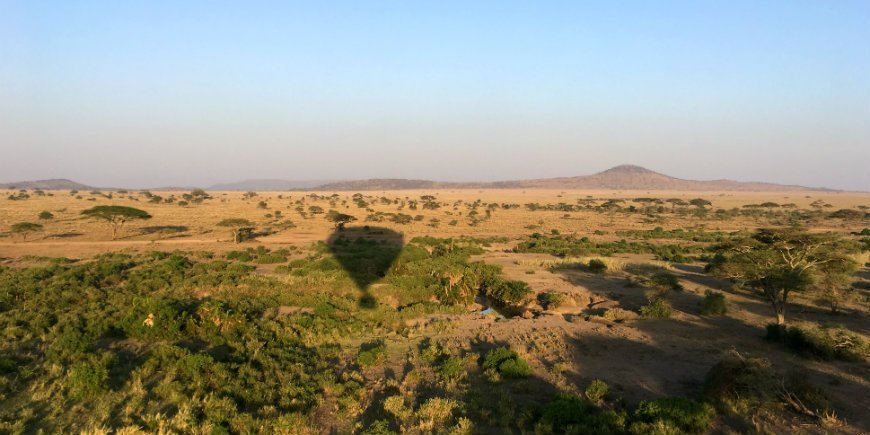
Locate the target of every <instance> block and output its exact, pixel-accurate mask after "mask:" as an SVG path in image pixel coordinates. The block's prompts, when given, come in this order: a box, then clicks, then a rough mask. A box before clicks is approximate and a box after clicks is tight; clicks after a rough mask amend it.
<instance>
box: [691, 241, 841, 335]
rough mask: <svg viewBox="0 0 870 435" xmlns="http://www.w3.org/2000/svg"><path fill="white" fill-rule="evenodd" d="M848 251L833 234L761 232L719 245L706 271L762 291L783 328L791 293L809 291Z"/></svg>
mask: <svg viewBox="0 0 870 435" xmlns="http://www.w3.org/2000/svg"><path fill="white" fill-rule="evenodd" d="M846 248H847V246H846V245H845V243H844V242H843V241H841V240H840V239H838V238H837V237H836V236H833V235H830V234H810V233H807V232H805V231H802V230H799V229H794V228H790V229H775V230H773V229H762V230H758V231H757V232H756V233H755V234H753V235H751V236H749V237H746V238H743V239H740V240H736V241H733V242H729V243H725V244H722V245H720V246H718V247H717V250H718V253H717V255H716V257H715V258H714V259H713V261H712V262H711V263H710V264H709V265H708V266H707V270H708V272H711V273H713V274H714V275H716V276H719V277H723V278H728V279H731V280H733V281H736V282H738V283H741V284H743V285H746V286H748V287H750V288H753V289H755V290H757V291H759V292H760V293H761V294H762V295H763V296H764V298H765V299H767V301H768V302H769V303H770V305H771V308H773V312H774V314H775V315H776V324H777V325H779V326H780V327H784V326H785V313H786V307H787V305H788V296H789V294H790V293H791V292H793V291H802V290H806V289H807V288H809V287H810V286H811V285H812V284H813V282H814V280H815V278H816V277H817V275H818V274H820V273H821V272H820V271H821V269H822V268H823V267H829V266H830V265H833V264H834V263H838V262H842V261H844V259H845V257H844V256H843V255H842V254H841V253H842V252H843V250H844V249H846Z"/></svg>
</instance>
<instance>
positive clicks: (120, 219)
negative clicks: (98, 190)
mask: <svg viewBox="0 0 870 435" xmlns="http://www.w3.org/2000/svg"><path fill="white" fill-rule="evenodd" d="M82 215H84V216H87V217H89V218H93V219H98V220H102V221H106V222H108V223H109V225H111V226H112V240H115V237H116V236H117V235H118V230H119V229H121V227H123V226H124V224H125V223H126V222H127V221H131V220H137V219H138V220H146V219H151V215H150V214H148V212H146V211H145V210H139V209H138V208H133V207H125V206H122V205H98V206H96V207H92V208H89V209H87V210H84V211H82Z"/></svg>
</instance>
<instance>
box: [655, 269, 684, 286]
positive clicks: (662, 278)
mask: <svg viewBox="0 0 870 435" xmlns="http://www.w3.org/2000/svg"><path fill="white" fill-rule="evenodd" d="M650 280H651V281H652V283H653V286H655V287H657V288H661V289H667V290H675V291H681V290H683V285H682V284H680V280H679V278H677V276H676V275H674V274H672V273H670V272H665V271H661V272H656V273H654V274H653V276H652V277H651V278H650Z"/></svg>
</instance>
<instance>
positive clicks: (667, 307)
mask: <svg viewBox="0 0 870 435" xmlns="http://www.w3.org/2000/svg"><path fill="white" fill-rule="evenodd" d="M640 315H641V316H643V317H645V318H647V319H667V318H669V317H671V304H670V302H668V301H666V300H665V299H662V298H657V299H653V300H651V301H650V302H649V303H648V304H647V305H645V306H643V307H641V308H640Z"/></svg>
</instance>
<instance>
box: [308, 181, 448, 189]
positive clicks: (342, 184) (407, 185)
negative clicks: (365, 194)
mask: <svg viewBox="0 0 870 435" xmlns="http://www.w3.org/2000/svg"><path fill="white" fill-rule="evenodd" d="M459 185H460V184H459V183H440V182H437V181H429V180H406V179H404V178H373V179H370V180H353V181H339V182H336V183H327V184H322V185H319V186H313V187H312V189H314V190H335V191H343V190H404V189H437V188H439V187H456V186H459Z"/></svg>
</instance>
